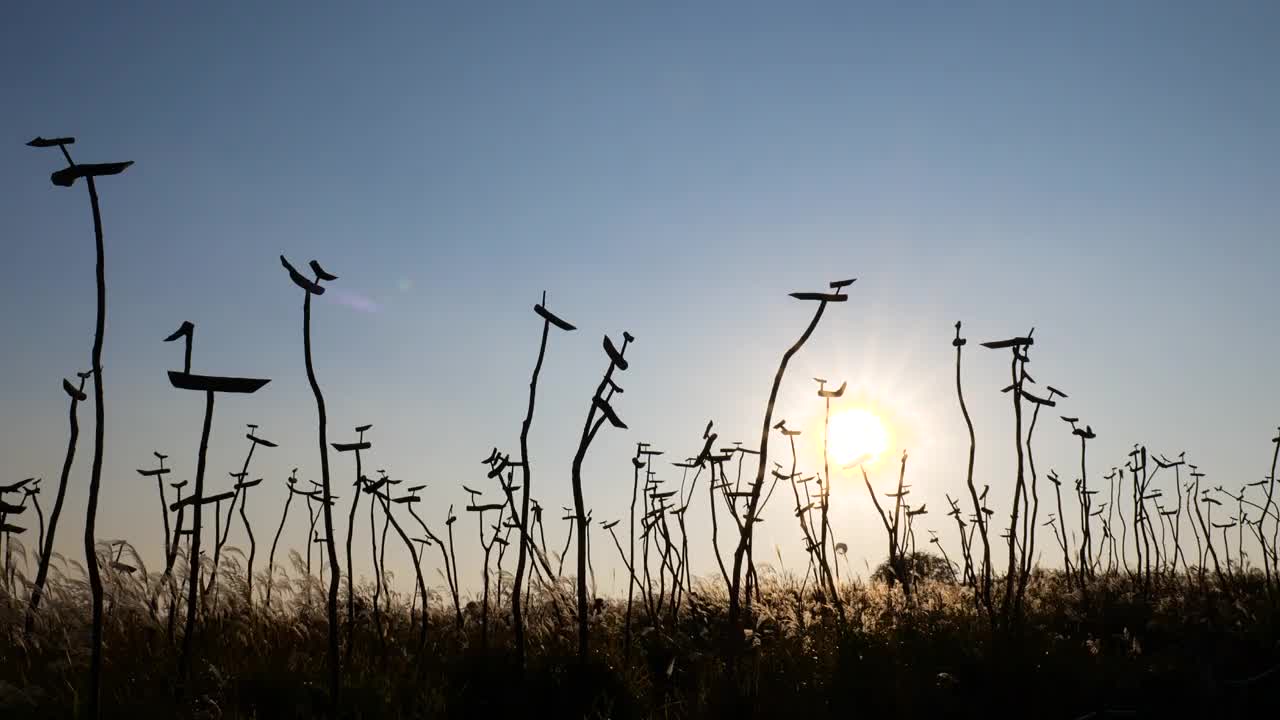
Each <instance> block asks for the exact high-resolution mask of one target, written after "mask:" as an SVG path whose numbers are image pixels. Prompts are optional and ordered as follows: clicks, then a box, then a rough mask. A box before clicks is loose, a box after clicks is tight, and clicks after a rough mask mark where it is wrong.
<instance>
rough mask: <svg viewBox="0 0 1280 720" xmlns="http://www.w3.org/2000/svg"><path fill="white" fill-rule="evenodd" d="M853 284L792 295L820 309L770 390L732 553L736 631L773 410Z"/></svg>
mask: <svg viewBox="0 0 1280 720" xmlns="http://www.w3.org/2000/svg"><path fill="white" fill-rule="evenodd" d="M852 283H853V280H840V281H836V282H833V283H831V288H832V289H833V290H835V292H834V293H830V294H828V293H792V294H791V296H792V297H793V298H795V299H797V300H817V301H818V309H817V310H815V311H814V313H813V317H812V318H811V319H810V320H809V324H808V326H807V327H805V330H804V332H803V333H801V335H800V338H799V339H798V340H796V342H795V343H794V344H793V345H792V346H791V347H790V348H788V349H787V351H786V352H785V353H783V355H782V361H781V362H780V363H778V371H777V373H775V374H774V376H773V386H772V387H771V388H770V390H769V402H768V404H767V405H766V406H765V412H764V422H763V423H762V424H761V429H760V460H759V463H758V465H757V467H756V479H755V482H754V483H752V486H751V497H750V498H749V499H748V501H747V509H746V513H745V517H744V519H743V522H742V532H741V533H740V534H739V538H738V546H737V547H736V548H735V549H734V551H733V582H732V584H731V585H730V588H729V617H728V620H729V626H730V627H731V628H737V627H738V626H739V620H740V615H741V607H742V605H741V602H742V601H741V597H740V593H739V590H740V588H741V586H742V569H743V567H742V566H743V563H742V561H743V559H744V558H745V556H746V553H747V549H748V548H749V547H750V544H751V534H752V530H753V529H754V527H755V523H756V520H757V518H756V506H757V505H758V504H759V502H760V491H761V490H762V489H763V488H764V477H765V472H766V471H767V470H768V467H769V430H770V429H771V428H772V427H773V407H774V404H775V403H776V402H777V401H778V390H779V389H780V388H781V387H782V378H783V376H784V375H786V372H787V365H788V364H789V363H790V362H791V358H792V357H794V356H795V354H796V353H798V352H800V348H802V347H804V344H805V343H806V342H808V340H809V336H811V335H813V331H814V329H815V328H817V327H818V321H820V320H822V315H823V313H825V312H826V310H827V304H828V303H831V302H844V301H846V300H848V296H846V295H843V294H842V291H843V290H844V288H845V287H848V286H849V285H850V284H852Z"/></svg>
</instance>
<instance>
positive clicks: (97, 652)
mask: <svg viewBox="0 0 1280 720" xmlns="http://www.w3.org/2000/svg"><path fill="white" fill-rule="evenodd" d="M74 142H75V138H55V139H52V140H46V139H45V138H40V137H37V138H35V139H34V140H32V141H31V142H29V143H27V145H29V146H31V147H42V148H47V147H57V148H58V149H59V150H61V151H62V155H63V157H64V158H66V161H67V166H68V167H66V168H65V169H63V170H59V171H56V172H54V173H53V175H52V176H51V180H52V181H53V183H54V184H55V185H60V186H63V187H71V186H72V185H73V184H74V183H75V180H76V179H78V178H81V177H83V178H84V179H85V184H86V185H87V186H88V191H89V206H90V209H91V210H92V211H93V237H94V257H95V262H94V270H95V272H94V279H95V289H96V295H97V298H96V300H97V312H96V315H95V322H94V332H93V350H92V352H91V362H90V369H89V371H90V372H91V373H93V375H94V381H93V420H94V428H93V462H92V464H91V466H90V470H89V502H88V507H87V509H86V511H85V524H84V553H85V567H86V570H87V571H88V575H89V591H90V595H91V599H92V618H91V626H90V655H89V691H88V694H87V696H86V697H85V702H86V708H85V710H86V712H85V716H86V717H87V718H89V720H97V717H98V714H99V699H100V696H101V684H102V619H103V617H102V612H103V611H102V604H103V600H102V576H101V573H100V572H99V568H98V551H97V547H96V540H95V538H94V532H95V530H96V528H97V519H98V495H99V490H100V488H101V486H102V459H103V453H104V452H105V450H106V408H105V401H104V399H103V395H104V393H103V382H102V347H103V343H104V340H105V337H106V325H107V274H106V251H105V249H104V243H103V232H102V210H101V208H100V207H99V204H98V187H97V184H96V183H95V180H94V178H95V176H98V175H115V174H118V173H120V172H123V171H124V170H125V169H126V168H128V167H129V166H130V165H132V164H133V163H132V162H125V163H110V164H104V165H84V166H77V165H76V163H75V161H73V160H72V159H71V153H70V152H68V151H67V145H70V144H72V143H74Z"/></svg>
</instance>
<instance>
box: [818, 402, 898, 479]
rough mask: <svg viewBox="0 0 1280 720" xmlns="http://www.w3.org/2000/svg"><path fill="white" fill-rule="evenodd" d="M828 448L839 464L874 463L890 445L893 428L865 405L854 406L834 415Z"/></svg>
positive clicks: (833, 458)
mask: <svg viewBox="0 0 1280 720" xmlns="http://www.w3.org/2000/svg"><path fill="white" fill-rule="evenodd" d="M828 432H829V435H828V440H827V443H828V448H829V452H830V453H831V461H832V463H833V464H835V465H837V466H841V467H842V466H844V465H848V464H850V463H853V462H858V461H861V462H862V463H863V464H866V465H871V464H873V463H875V461H876V460H877V459H878V458H879V457H880V456H881V455H882V454H884V451H885V450H887V449H888V447H889V431H888V430H887V429H885V425H884V422H883V421H881V419H880V418H879V417H878V416H876V415H875V414H874V413H872V412H871V411H870V410H866V409H864V408H851V409H849V410H843V411H841V412H838V413H836V414H835V415H833V416H831V427H830V429H829V431H828Z"/></svg>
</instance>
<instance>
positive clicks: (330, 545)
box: [280, 255, 342, 716]
mask: <svg viewBox="0 0 1280 720" xmlns="http://www.w3.org/2000/svg"><path fill="white" fill-rule="evenodd" d="M280 263H281V264H282V265H284V267H285V269H286V270H288V271H289V277H290V278H291V279H292V280H293V282H294V284H296V285H297V286H298V287H300V288H302V289H303V291H305V294H306V298H305V300H303V304H302V344H303V353H304V356H305V359H306V366H307V381H308V382H309V383H311V393H312V394H313V395H314V396H315V399H316V425H317V429H318V435H319V445H320V481H321V487H322V488H323V492H324V502H323V503H322V504H323V505H324V507H323V512H324V533H325V547H326V548H327V549H328V551H329V599H328V616H329V693H330V698H329V702H330V706H329V710H330V713H331V714H332V715H334V716H336V715H337V712H338V700H339V697H340V695H341V692H342V672H341V669H340V667H339V658H338V586H339V583H340V582H341V578H340V577H339V576H340V575H341V574H342V573H341V572H339V570H338V549H337V544H336V543H334V541H333V501H332V491H331V487H330V485H329V443H328V442H327V440H326V437H325V431H326V424H327V418H326V416H325V407H324V394H322V393H321V392H320V384H319V383H317V382H316V370H315V366H314V365H313V364H312V361H311V296H312V295H320V294H322V293H324V288H323V287H321V285H320V282H321V281H322V280H324V281H333V280H337V279H338V277H337V276H336V275H330V274H329V273H327V272H325V271H324V268H322V267H320V264H319V263H317V262H316V261H315V260H312V261H311V270H312V272H314V273H315V276H316V279H315V281H314V282H312V281H311V280H308V279H307V278H305V277H303V276H302V275H301V274H299V273H298V271H297V270H295V269H294V268H293V266H292V265H290V264H289V261H288V260H285V259H284V256H283V255H281V256H280Z"/></svg>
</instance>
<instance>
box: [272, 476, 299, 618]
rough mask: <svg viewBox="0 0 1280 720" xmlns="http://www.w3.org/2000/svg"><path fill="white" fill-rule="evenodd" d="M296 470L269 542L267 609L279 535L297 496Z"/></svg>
mask: <svg viewBox="0 0 1280 720" xmlns="http://www.w3.org/2000/svg"><path fill="white" fill-rule="evenodd" d="M297 475H298V469H297V468H294V469H293V474H292V475H290V476H289V482H288V493H287V494H286V495H285V499H284V510H283V511H282V512H281V513H280V526H279V527H277V528H276V536H275V539H274V540H272V541H271V552H270V554H269V555H268V556H267V597H266V601H265V602H266V606H267V609H268V610H270V609H271V588H272V587H274V586H275V584H276V583H275V572H276V546H277V545H279V544H280V534H281V533H283V532H284V523H285V520H287V519H288V518H289V504H290V503H292V502H293V496H294V495H295V494H297V491H296V490H294V488H293V486H294V484H296V483H297V482H298V477H297Z"/></svg>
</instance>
